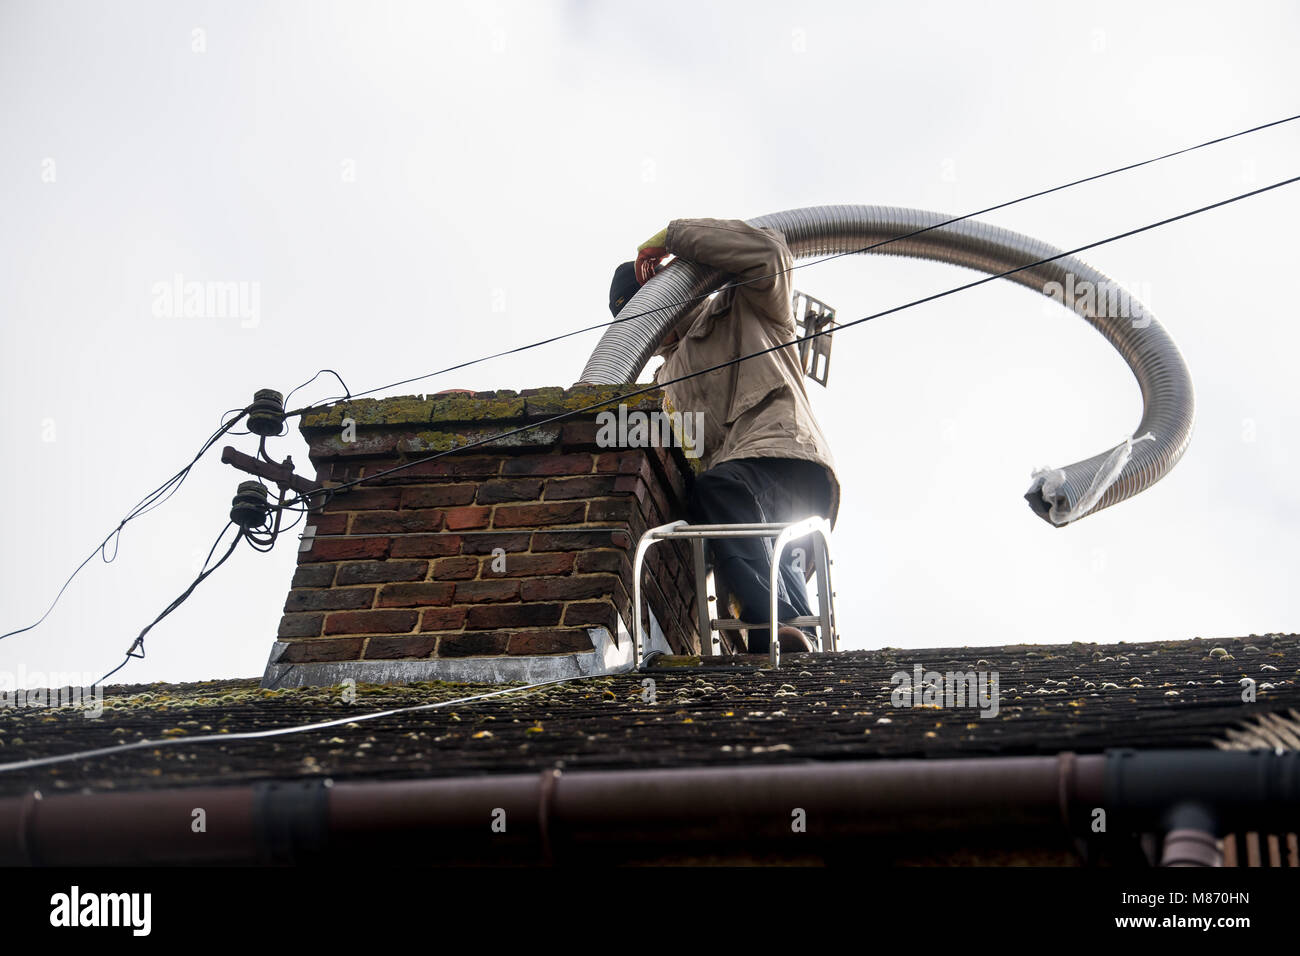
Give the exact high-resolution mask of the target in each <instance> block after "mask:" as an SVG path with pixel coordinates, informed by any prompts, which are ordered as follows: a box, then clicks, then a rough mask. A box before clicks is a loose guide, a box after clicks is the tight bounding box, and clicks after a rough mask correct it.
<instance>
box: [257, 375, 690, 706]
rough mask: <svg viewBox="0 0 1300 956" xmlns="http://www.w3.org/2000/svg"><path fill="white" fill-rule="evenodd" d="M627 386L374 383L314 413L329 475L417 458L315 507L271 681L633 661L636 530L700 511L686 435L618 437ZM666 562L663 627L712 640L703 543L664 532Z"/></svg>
mask: <svg viewBox="0 0 1300 956" xmlns="http://www.w3.org/2000/svg"><path fill="white" fill-rule="evenodd" d="M626 390H627V389H626V387H622V388H620V387H619V386H575V387H574V388H570V389H562V388H538V389H526V390H524V391H522V392H514V391H508V390H504V391H497V392H459V393H440V394H437V395H430V396H427V397H420V396H410V397H404V398H389V399H359V400H356V401H351V402H345V403H340V404H338V405H334V406H331V407H330V408H328V409H325V410H322V411H320V412H318V413H315V414H308V415H304V416H303V418H302V421H301V424H300V430H301V432H302V434H303V436H304V437H305V438H306V440H307V443H308V445H309V446H310V454H311V460H312V463H313V465H315V468H316V477H317V480H318V481H320V482H321V483H322V484H323V485H325V486H326V487H327V488H329V487H336V486H338V485H340V484H343V483H344V482H350V481H353V480H355V479H358V478H368V477H369V476H372V475H376V474H377V473H379V472H382V471H385V470H387V469H390V468H393V467H394V466H397V465H402V464H405V463H407V462H417V463H416V464H412V465H411V466H410V467H407V468H403V469H402V470H400V471H397V472H394V473H393V474H391V475H384V476H379V477H376V478H375V479H374V480H373V481H365V482H363V483H361V484H359V485H356V486H354V487H352V488H349V489H346V490H342V491H340V492H339V493H338V494H336V495H334V496H333V497H331V499H330V500H329V501H328V503H327V504H326V505H325V506H324V508H323V509H322V511H320V512H319V513H313V514H311V515H308V517H307V518H306V519H305V531H304V532H303V533H304V538H303V540H302V541H301V544H300V551H299V554H298V567H297V570H296V571H295V573H294V577H293V584H292V588H291V590H290V591H289V595H288V599H287V600H286V602H285V607H284V610H285V613H284V617H283V618H282V619H281V621H280V628H279V633H278V636H277V639H276V641H275V644H274V646H273V649H272V652H271V656H270V660H269V661H268V663H267V668H266V673H265V676H264V678H263V686H266V687H288V686H305V685H320V684H337V683H340V682H342V681H344V680H346V679H348V678H351V679H354V680H356V681H358V682H371V683H406V682H411V681H424V680H453V681H476V682H478V681H483V682H499V681H522V680H528V681H533V680H545V679H549V678H552V677H562V676H568V675H571V674H579V673H603V672H608V671H611V670H614V669H616V668H618V667H619V666H621V665H625V664H627V663H629V662H630V661H631V655H632V651H631V638H630V636H629V628H630V627H631V624H632V617H631V615H632V608H631V594H632V556H633V554H634V552H635V548H636V542H637V541H638V540H639V538H640V536H641V534H642V533H643V532H644V531H645V530H646V529H647V528H650V527H653V526H655V525H659V524H664V523H666V522H669V521H674V520H677V519H678V518H684V517H685V499H686V490H687V484H688V482H689V481H690V467H689V465H688V463H687V459H686V457H685V455H684V454H683V452H682V450H681V449H680V448H677V447H667V448H666V447H662V443H658V444H655V445H650V446H648V447H643V446H645V444H646V443H645V442H644V441H634V442H628V441H622V442H621V443H620V442H618V441H615V442H611V441H610V440H609V436H610V430H609V429H604V430H601V429H600V428H599V427H598V422H597V414H598V413H599V412H600V411H602V410H604V409H606V408H607V409H609V410H610V411H612V412H614V413H615V414H616V415H617V414H618V412H619V408H618V405H619V402H618V400H617V395H618V394H619V392H620V391H626ZM608 398H613V399H614V401H613V402H612V403H611V404H609V405H606V406H602V408H601V409H593V410H591V411H587V412H584V413H582V414H581V415H576V416H573V417H571V418H567V419H565V420H563V421H560V422H554V423H551V424H537V425H535V426H533V427H530V428H528V429H527V430H526V431H523V432H520V433H518V434H515V435H512V436H510V437H509V438H506V439H503V440H502V441H500V442H494V443H491V444H487V445H482V446H479V447H475V448H471V449H468V450H466V451H465V452H463V453H459V452H458V453H453V454H449V455H446V456H444V457H441V458H438V459H436V460H433V461H424V462H421V461H419V459H421V458H426V457H428V456H429V455H432V454H436V453H439V452H445V451H452V450H454V449H456V448H460V447H463V446H464V445H466V444H467V443H469V442H473V441H476V440H479V439H483V438H488V437H490V436H493V435H497V434H500V433H502V432H505V431H509V430H511V429H514V428H518V427H520V426H526V425H528V424H529V423H530V422H541V421H543V420H544V419H546V418H550V417H552V416H555V415H558V414H560V413H563V412H566V411H570V410H572V409H575V408H581V407H584V406H587V405H593V404H595V403H596V402H600V401H602V400H605V399H608ZM661 399H662V396H661V393H659V392H650V393H647V394H644V395H639V396H637V397H635V398H633V399H632V400H631V401H630V402H628V403H627V406H626V412H628V413H631V412H635V411H642V412H647V413H652V412H657V411H658V410H659V408H660V405H661ZM620 434H622V433H620ZM629 445H632V446H633V447H629ZM647 568H648V572H647V579H648V580H647V581H646V595H647V604H648V612H649V616H648V619H647V625H648V633H650V634H651V635H652V646H657V647H658V648H659V649H661V650H664V651H666V652H670V653H677V654H691V653H699V634H698V628H697V626H696V624H695V620H696V616H695V611H694V603H693V602H694V589H695V588H694V580H695V579H694V569H693V564H692V561H691V553H690V550H689V548H687V547H685V546H684V545H683V543H682V542H680V541H673V542H669V543H665V544H662V545H659V546H657V547H655V548H653V549H652V550H651V552H650V556H649V559H648V561H647Z"/></svg>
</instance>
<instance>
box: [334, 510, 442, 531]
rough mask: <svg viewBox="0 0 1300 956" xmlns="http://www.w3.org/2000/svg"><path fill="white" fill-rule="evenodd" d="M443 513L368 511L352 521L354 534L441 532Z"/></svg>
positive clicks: (437, 511) (434, 511)
mask: <svg viewBox="0 0 1300 956" xmlns="http://www.w3.org/2000/svg"><path fill="white" fill-rule="evenodd" d="M441 530H442V512H441V511H439V510H438V509H436V508H432V509H430V510H428V511H367V512H363V513H362V514H359V515H356V516H355V517H354V518H353V519H352V533H353V534H411V533H413V532H418V531H441Z"/></svg>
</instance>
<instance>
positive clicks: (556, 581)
mask: <svg viewBox="0 0 1300 956" xmlns="http://www.w3.org/2000/svg"><path fill="white" fill-rule="evenodd" d="M618 583H619V580H618V578H616V577H615V576H614V575H612V574H585V575H579V576H577V577H551V578H528V579H527V580H525V581H522V582H520V587H519V596H520V598H522V599H523V600H525V601H578V600H584V599H586V598H595V597H603V596H605V595H607V594H613V593H614V588H615V587H617V586H618Z"/></svg>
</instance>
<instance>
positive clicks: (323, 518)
mask: <svg viewBox="0 0 1300 956" xmlns="http://www.w3.org/2000/svg"><path fill="white" fill-rule="evenodd" d="M307 527H309V528H315V529H316V533H317V534H343V533H344V532H346V531H347V530H348V515H346V514H329V515H327V514H314V515H310V516H309V517H308V518H307Z"/></svg>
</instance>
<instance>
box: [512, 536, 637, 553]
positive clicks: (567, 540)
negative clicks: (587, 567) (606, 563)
mask: <svg viewBox="0 0 1300 956" xmlns="http://www.w3.org/2000/svg"><path fill="white" fill-rule="evenodd" d="M611 546H613V547H619V548H630V547H631V546H632V542H631V538H629V537H628V534H627V532H626V531H612V532H611V531H569V532H563V533H561V532H557V531H537V532H534V533H533V550H534V551H586V550H587V549H588V548H608V547H611Z"/></svg>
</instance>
